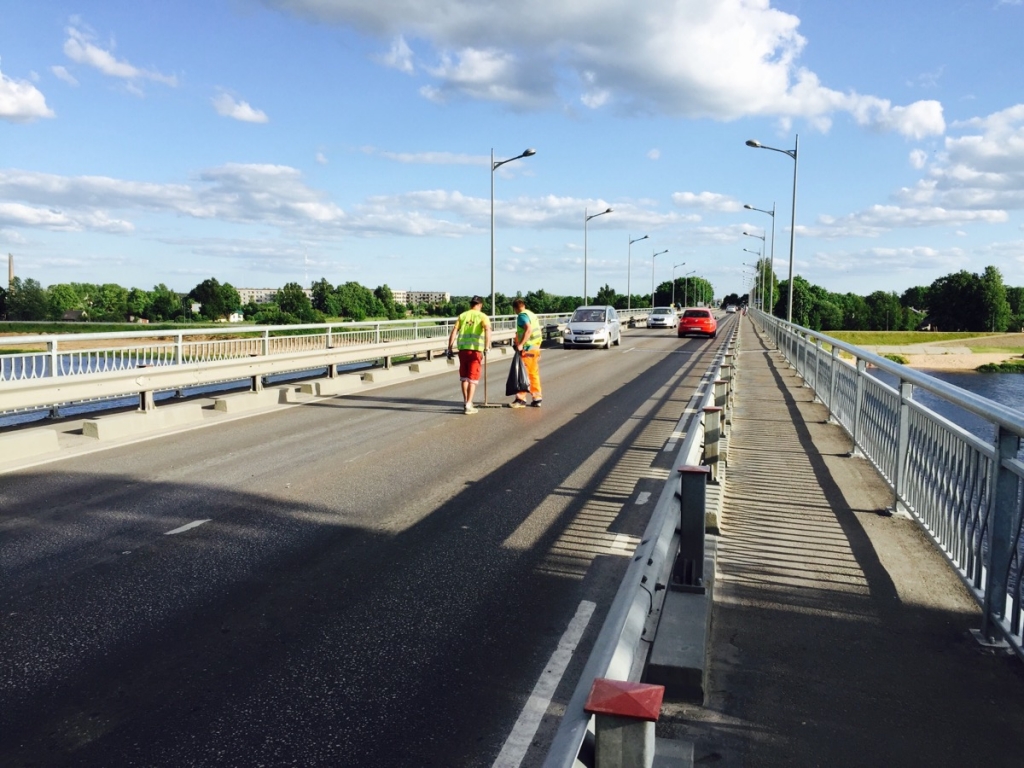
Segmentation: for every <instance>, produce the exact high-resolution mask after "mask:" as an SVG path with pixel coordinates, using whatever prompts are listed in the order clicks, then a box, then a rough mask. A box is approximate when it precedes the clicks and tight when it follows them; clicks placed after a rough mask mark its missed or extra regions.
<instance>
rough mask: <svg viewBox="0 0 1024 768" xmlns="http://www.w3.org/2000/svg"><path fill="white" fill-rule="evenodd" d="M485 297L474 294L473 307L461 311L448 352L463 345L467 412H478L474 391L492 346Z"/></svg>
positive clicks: (461, 368) (461, 379)
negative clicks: (475, 405)
mask: <svg viewBox="0 0 1024 768" xmlns="http://www.w3.org/2000/svg"><path fill="white" fill-rule="evenodd" d="M483 305H484V300H483V299H481V298H480V297H479V296H474V297H473V298H472V299H470V301H469V309H467V310H466V311H465V312H463V313H462V314H461V315H459V317H458V319H456V321H455V325H454V326H453V327H452V332H451V333H450V334H448V356H449V357H450V356H451V354H452V347H454V346H455V345H456V344H458V349H459V382H460V385H461V387H462V399H463V401H464V409H465V412H466V413H467V414H469V413H477V409H476V408H475V407H474V406H473V394H474V393H475V392H476V385H477V384H478V383H479V382H480V363H481V362H482V361H483V359H484V354H485V353H486V352H487V350H488V349H490V348H491V321H490V319H489V318H488V317H487V315H485V314H484V313H483V312H482V311H481V307H483Z"/></svg>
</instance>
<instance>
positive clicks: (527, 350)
mask: <svg viewBox="0 0 1024 768" xmlns="http://www.w3.org/2000/svg"><path fill="white" fill-rule="evenodd" d="M512 310H513V311H514V312H515V313H516V340H515V347H516V349H517V350H518V351H519V354H520V356H521V357H522V358H523V365H524V366H525V367H526V374H527V376H529V377H530V390H529V392H530V394H531V395H532V396H533V400H532V401H531V402H530V405H532V406H533V407H534V408H540V405H541V402H542V396H541V391H540V345H541V342H543V341H544V334H543V332H542V331H541V328H540V320H539V319H538V318H537V316H536V315H535V314H533V312H531V311H530V310H528V309H527V308H526V302H525V301H523V299H516V300H515V301H513V302H512ZM511 406H512V407H513V408H525V407H526V392H520V393H519V394H517V395H516V398H515V400H513V401H512V402H511Z"/></svg>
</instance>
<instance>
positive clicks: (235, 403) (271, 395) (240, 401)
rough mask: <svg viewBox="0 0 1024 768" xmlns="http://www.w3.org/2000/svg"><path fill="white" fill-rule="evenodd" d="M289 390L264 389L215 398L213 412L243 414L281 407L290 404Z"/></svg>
mask: <svg viewBox="0 0 1024 768" xmlns="http://www.w3.org/2000/svg"><path fill="white" fill-rule="evenodd" d="M290 393H291V390H289V389H277V388H273V389H264V390H262V391H260V392H239V393H238V394H234V395H224V396H223V397H218V398H215V399H214V401H213V410H215V411H217V412H218V413H245V412H246V411H255V410H258V409H260V408H270V407H271V406H274V405H281V404H284V403H288V402H290V400H289V395H290Z"/></svg>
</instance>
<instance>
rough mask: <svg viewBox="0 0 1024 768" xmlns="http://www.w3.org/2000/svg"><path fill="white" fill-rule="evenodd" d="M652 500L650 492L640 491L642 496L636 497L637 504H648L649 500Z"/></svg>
mask: <svg viewBox="0 0 1024 768" xmlns="http://www.w3.org/2000/svg"><path fill="white" fill-rule="evenodd" d="M649 498H651V492H650V491H640V494H639V495H638V496H637V497H636V503H637V504H646V503H647V500H648V499H649Z"/></svg>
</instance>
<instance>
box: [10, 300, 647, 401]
mask: <svg viewBox="0 0 1024 768" xmlns="http://www.w3.org/2000/svg"><path fill="white" fill-rule="evenodd" d="M645 314H646V310H634V311H633V312H622V313H620V317H621V318H622V321H623V322H628V319H629V318H630V317H632V316H643V315H645ZM538 317H539V319H540V320H541V322H543V323H545V325H549V324H554V325H558V326H561V325H562V324H564V322H565V321H566V320H567V319H568V317H569V315H568V314H545V315H539V316H538ZM455 319H456V318H454V317H450V318H433V319H420V320H392V321H380V322H369V323H335V324H320V325H290V326H246V327H241V328H232V327H224V328H210V327H205V328H190V329H182V330H178V331H170V332H168V331H166V330H153V331H150V330H139V331H127V332H115V333H81V334H55V335H31V336H4V337H0V352H2V351H3V349H4V348H7V349H12V348H13V349H17V348H19V347H25V346H38V345H45V347H46V349H45V350H41V351H39V352H25V353H19V354H12V355H4V354H0V415H7V414H14V413H19V412H25V411H34V410H40V409H58V408H60V407H62V406H65V405H68V404H72V403H76V404H77V403H86V402H96V401H102V400H107V399H113V398H123V397H127V396H132V395H136V394H142V393H146V392H150V393H151V392H160V391H168V390H176V389H181V388H185V387H195V386H206V385H211V384H219V383H223V382H231V381H239V380H243V379H246V378H251V377H257V376H267V375H275V374H287V373H297V372H302V371H312V370H317V369H322V368H324V367H328V368H330V367H332V366H337V365H345V364H356V363H373V362H376V361H384V362H385V364H386V365H390V363H391V359H392V358H394V357H401V356H410V355H421V354H426V355H428V356H429V355H430V354H431V353H432V352H436V351H439V350H442V349H444V347H445V346H446V345H447V339H448V335H449V333H450V332H451V329H452V325H453V324H454V322H455ZM515 321H516V318H515V315H501V316H498V317H495V318H493V324H492V327H493V338H494V339H495V340H496V341H507V340H509V339H511V338H512V337H513V335H514V333H515ZM88 342H93V343H88ZM72 344H73V345H74V346H73V347H72V346H71V345H72ZM83 344H85V346H84V347H83Z"/></svg>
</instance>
